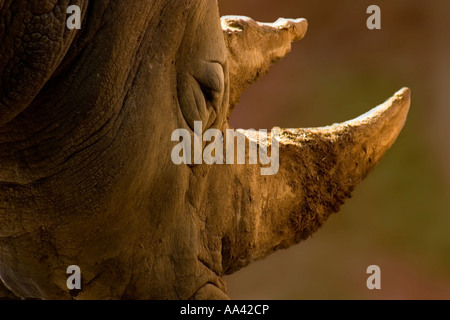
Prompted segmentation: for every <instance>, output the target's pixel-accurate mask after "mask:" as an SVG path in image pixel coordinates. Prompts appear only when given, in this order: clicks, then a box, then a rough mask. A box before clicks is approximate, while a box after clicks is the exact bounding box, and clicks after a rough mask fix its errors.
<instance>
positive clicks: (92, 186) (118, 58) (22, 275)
mask: <svg viewBox="0 0 450 320" xmlns="http://www.w3.org/2000/svg"><path fill="white" fill-rule="evenodd" d="M69 6H78V8H80V12H81V25H80V27H81V28H80V29H77V28H68V26H67V23H66V20H67V17H68V14H67V12H68V10H67V9H68V7H69ZM306 30H307V21H306V20H304V19H279V20H277V21H276V22H275V23H259V22H256V21H254V20H252V19H250V18H246V17H241V16H227V17H223V18H222V19H221V18H220V15H219V10H218V3H217V1H216V0H152V1H137V0H133V1H122V0H105V1H88V0H70V1H69V0H3V1H0V41H1V46H0V75H1V76H0V164H1V165H0V249H1V250H0V278H1V280H2V281H1V282H0V283H2V284H1V285H0V287H2V288H1V289H0V294H1V295H2V296H3V297H10V298H11V297H19V298H23V299H28V298H33V299H73V298H76V299H228V296H227V291H226V284H225V282H224V280H223V276H224V275H228V274H231V273H234V272H236V271H238V270H239V269H241V268H243V267H245V266H247V265H248V264H249V263H251V262H253V261H255V260H258V259H262V258H264V257H266V256H268V255H269V254H271V253H273V252H274V251H276V250H279V249H283V248H288V247H290V246H292V245H294V244H297V243H299V242H300V241H302V240H305V239H307V238H308V237H310V235H311V234H313V233H314V232H315V231H316V230H317V229H318V228H319V227H320V226H321V225H322V224H323V223H324V222H325V221H326V220H327V218H328V217H329V216H330V215H331V214H332V213H335V212H337V211H338V210H339V207H340V205H341V204H342V203H343V201H344V200H345V199H346V198H348V197H350V194H351V192H352V190H353V189H354V188H355V186H357V185H358V184H359V183H360V182H361V181H362V179H364V178H365V177H366V175H367V174H368V173H369V172H370V171H371V170H372V169H373V168H374V167H375V166H376V165H377V163H378V162H379V161H380V159H381V158H382V157H383V155H384V153H385V152H386V151H387V150H388V149H389V148H390V147H391V146H392V144H393V143H394V141H395V140H396V138H397V136H398V134H399V133H400V131H401V129H402V127H403V126H404V123H405V121H406V117H407V113H408V110H409V105H410V91H409V89H407V88H404V89H401V90H400V91H398V92H397V93H396V94H395V95H394V96H393V97H392V98H390V99H388V100H387V101H386V102H385V103H383V104H381V105H380V106H378V107H376V108H375V109H373V110H371V111H370V112H368V113H367V114H365V115H363V116H361V117H359V118H356V119H354V120H351V121H348V122H345V123H341V124H334V125H332V126H328V127H322V128H308V129H278V132H279V134H278V136H277V137H275V138H274V137H267V139H266V140H265V141H264V139H260V138H261V137H256V139H252V137H251V135H252V133H251V132H247V131H245V130H243V131H239V132H240V133H239V134H241V136H244V137H245V141H246V142H248V143H247V144H246V152H247V153H248V152H249V150H250V149H249V148H250V146H251V145H252V143H253V145H254V144H255V143H256V144H261V143H264V144H265V146H267V147H268V148H267V150H268V152H270V149H271V146H274V144H275V142H276V144H277V148H278V150H279V159H278V161H279V170H277V172H276V174H273V175H262V174H261V170H260V169H261V168H262V167H264V164H262V163H261V162H260V161H258V162H257V163H256V164H250V163H245V164H234V165H233V164H223V165H220V164H217V163H213V164H208V163H190V164H188V163H181V164H175V163H174V162H173V161H172V158H171V152H172V150H173V148H174V146H175V145H176V142H174V141H172V136H171V135H172V133H173V132H174V131H175V130H177V129H184V130H187V132H189V133H191V134H192V135H193V136H194V135H195V133H194V132H193V128H194V123H195V122H201V123H202V125H201V128H200V131H201V132H202V133H204V132H206V131H207V130H209V129H216V130H220V131H221V132H225V131H226V130H229V129H232V128H231V126H230V124H229V116H230V114H231V112H232V111H233V109H234V107H235V106H236V105H237V103H238V101H239V97H240V95H241V93H242V92H243V91H244V90H245V89H246V88H247V87H248V86H249V85H250V84H251V83H253V82H254V81H256V80H257V79H258V78H259V77H261V76H262V75H264V74H266V73H267V71H268V70H269V67H270V66H271V64H273V63H275V62H277V61H279V60H280V59H282V58H283V57H284V56H285V55H286V54H287V53H288V52H289V51H290V50H291V43H292V42H293V41H297V40H300V39H302V38H303V37H304V35H305V33H306ZM280 81H283V79H280ZM324 92H326V88H324ZM324 94H326V93H324ZM206 147H207V143H206V142H205V141H201V148H206ZM273 151H274V150H273ZM74 265H75V266H78V267H79V269H80V271H81V279H82V287H81V290H69V288H68V286H67V279H68V274H67V268H68V267H69V266H74Z"/></svg>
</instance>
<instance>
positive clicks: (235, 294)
mask: <svg viewBox="0 0 450 320" xmlns="http://www.w3.org/2000/svg"><path fill="white" fill-rule="evenodd" d="M372 4H376V5H378V6H380V8H381V12H382V15H381V19H382V29H381V30H368V29H367V28H366V20H367V18H368V17H369V15H368V14H366V9H367V7H368V6H369V5H372ZM219 5H220V11H221V15H229V14H233V15H246V16H250V17H252V18H253V19H255V20H258V21H262V22H271V21H275V20H276V19H277V18H278V17H285V18H298V17H302V18H306V19H308V22H309V30H308V33H307V35H306V38H305V39H303V40H302V41H300V42H298V43H296V44H294V45H293V50H292V52H291V53H290V54H289V55H288V56H287V57H286V58H285V59H284V60H283V61H282V62H280V63H279V64H277V65H275V66H273V67H272V69H271V71H270V72H269V74H268V75H266V76H265V77H263V78H262V79H260V80H259V81H258V82H257V83H256V84H254V85H253V86H251V87H250V89H249V90H247V91H246V93H244V95H243V96H242V98H241V102H240V104H239V105H238V106H237V108H236V111H235V112H234V114H233V116H232V118H231V123H232V125H233V126H234V127H236V128H255V129H263V128H267V129H271V128H272V127H274V126H280V127H285V128H291V127H311V126H323V125H329V124H332V123H335V122H342V121H346V120H349V119H352V118H355V117H357V116H359V115H360V114H362V113H365V112H366V111H368V110H370V109H371V108H373V107H375V106H376V105H378V104H380V103H382V102H384V101H385V100H386V99H387V98H389V97H390V96H391V95H393V94H394V93H395V92H396V91H397V90H399V89H400V88H402V87H404V86H408V87H410V88H411V89H412V105H411V111H410V114H409V118H408V121H407V123H406V126H405V129H404V131H403V132H402V134H401V135H400V137H399V139H398V140H397V142H396V144H395V145H394V147H393V148H392V149H391V150H389V151H388V153H387V154H386V156H385V158H384V159H383V160H382V161H381V163H380V164H379V166H378V167H377V168H376V170H375V171H374V172H372V174H371V175H369V177H368V178H367V179H366V180H365V181H364V182H363V183H362V184H361V185H360V186H359V187H358V188H357V189H356V191H355V192H354V193H353V198H352V199H350V200H347V202H346V204H345V205H344V206H343V207H342V208H341V211H340V212H339V213H338V214H337V215H333V216H331V217H330V219H329V220H328V222H327V223H326V224H325V225H324V226H323V227H322V228H321V229H320V230H319V231H318V232H317V233H316V234H315V235H314V236H313V238H312V239H309V240H307V241H305V242H303V243H301V244H299V245H297V246H294V247H293V248H290V249H288V250H283V251H280V252H278V253H276V254H274V255H272V256H270V257H269V258H267V259H265V260H263V261H259V262H256V263H253V264H252V265H250V266H249V267H247V268H245V269H243V270H241V271H239V272H237V273H236V274H234V275H232V276H229V277H227V282H228V289H229V294H230V296H231V298H232V299H450V200H449V198H450V197H449V195H450V166H449V164H450V141H449V139H450V34H449V33H450V18H449V17H450V1H448V0H432V1H427V2H424V1H422V0H390V1H365V0H338V1H329V0H326V1H325V0H308V1H306V0H303V1H300V0H295V1H294V0H286V1H275V0H245V1H242V0H219ZM372 264H376V265H379V266H380V267H381V272H382V273H381V285H382V289H381V290H377V291H376V290H375V291H370V290H368V289H367V287H366V279H367V277H368V275H366V269H367V267H368V266H369V265H372Z"/></svg>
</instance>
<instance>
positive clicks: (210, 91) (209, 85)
mask: <svg viewBox="0 0 450 320" xmlns="http://www.w3.org/2000/svg"><path fill="white" fill-rule="evenodd" d="M194 78H195V80H197V82H198V83H199V84H200V87H201V89H202V91H203V94H204V95H205V98H206V99H207V100H208V101H211V102H213V101H214V100H215V98H217V96H220V95H221V94H222V93H223V89H224V82H225V76H224V72H223V67H222V65H221V64H220V63H218V62H201V63H200V64H199V67H198V69H197V70H196V72H195V74H194Z"/></svg>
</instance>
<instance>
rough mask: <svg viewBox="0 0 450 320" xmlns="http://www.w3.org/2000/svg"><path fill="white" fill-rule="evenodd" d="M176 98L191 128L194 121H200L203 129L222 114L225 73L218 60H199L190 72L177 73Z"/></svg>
mask: <svg viewBox="0 0 450 320" xmlns="http://www.w3.org/2000/svg"><path fill="white" fill-rule="evenodd" d="M177 82H178V99H179V102H180V107H181V111H182V113H183V116H184V118H185V120H186V122H187V124H188V126H189V127H190V128H191V129H193V128H194V121H202V123H203V129H206V128H208V127H210V126H211V125H212V123H213V122H214V121H215V119H216V118H217V116H218V115H220V114H222V113H223V112H222V98H223V94H224V87H225V75H224V69H223V67H222V65H221V64H220V63H218V62H208V61H199V62H197V63H196V65H195V67H194V68H193V71H192V72H180V73H178V79H177Z"/></svg>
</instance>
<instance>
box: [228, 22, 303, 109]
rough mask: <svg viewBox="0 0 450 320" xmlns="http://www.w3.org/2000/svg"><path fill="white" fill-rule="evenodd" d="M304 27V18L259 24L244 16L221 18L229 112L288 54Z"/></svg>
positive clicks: (301, 35) (299, 37)
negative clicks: (249, 89)
mask: <svg viewBox="0 0 450 320" xmlns="http://www.w3.org/2000/svg"><path fill="white" fill-rule="evenodd" d="M307 28H308V22H307V21H306V20H305V19H296V20H292V19H281V18H280V19H278V20H277V21H276V22H274V23H260V22H256V21H254V20H253V19H251V18H248V17H243V16H225V17H222V30H223V33H224V37H225V43H226V46H227V48H228V52H229V55H228V62H229V73H230V84H231V88H230V106H231V107H230V113H231V111H232V109H233V107H234V106H235V105H236V104H237V103H238V101H239V97H240V95H241V93H242V92H243V91H244V90H245V89H246V88H247V87H248V86H249V85H250V84H252V83H253V82H255V81H256V80H257V79H258V78H259V77H261V76H262V75H264V74H265V73H267V72H268V71H269V68H270V66H271V64H273V63H275V62H278V61H279V60H281V59H282V58H283V57H284V56H285V55H286V54H288V53H289V51H290V50H291V43H292V42H293V41H297V40H300V39H302V38H303V37H304V36H305V34H306V30H307Z"/></svg>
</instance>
